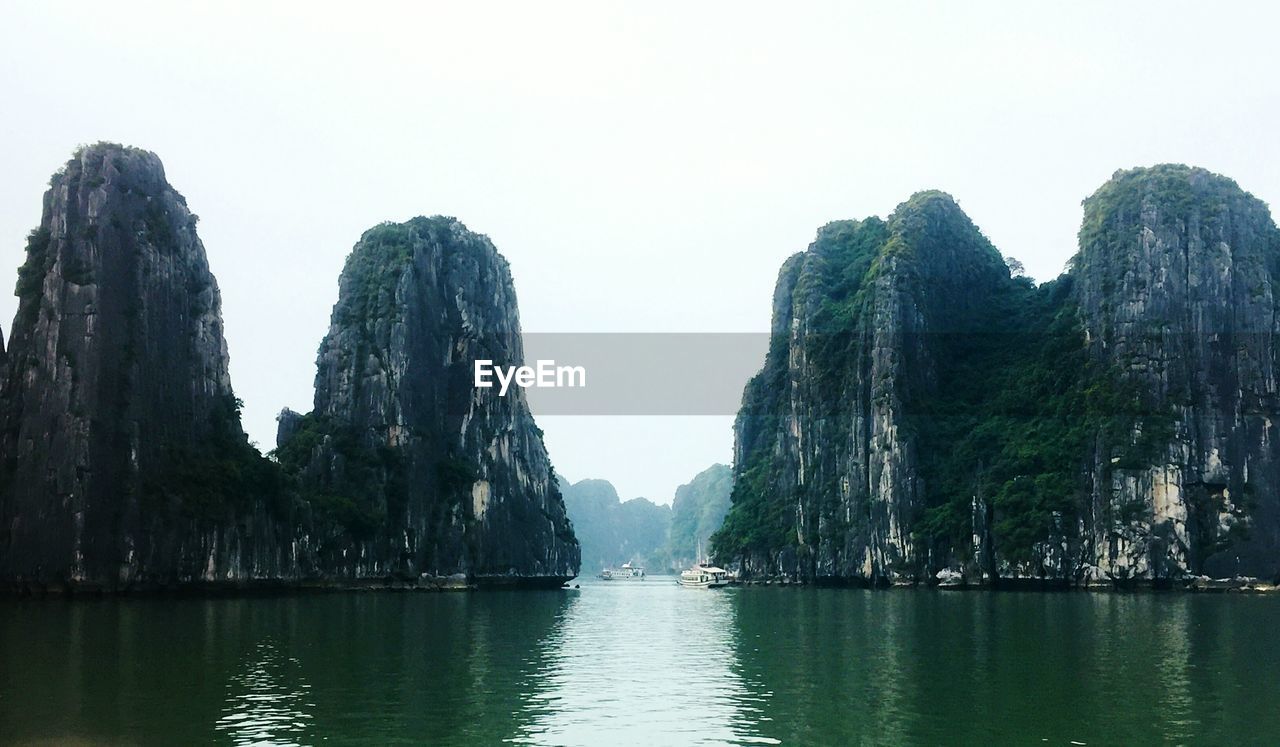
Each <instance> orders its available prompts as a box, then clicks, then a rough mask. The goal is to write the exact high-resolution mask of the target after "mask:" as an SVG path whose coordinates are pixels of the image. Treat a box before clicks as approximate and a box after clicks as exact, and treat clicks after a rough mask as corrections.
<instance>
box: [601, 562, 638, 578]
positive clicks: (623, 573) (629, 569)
mask: <svg viewBox="0 0 1280 747" xmlns="http://www.w3.org/2000/svg"><path fill="white" fill-rule="evenodd" d="M596 578H598V579H600V580H601V581H643V580H644V569H643V568H641V567H639V566H635V565H631V564H630V563H623V564H622V567H620V568H605V569H604V570H603V571H600V573H599V574H597V575H596Z"/></svg>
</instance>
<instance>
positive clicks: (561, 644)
mask: <svg viewBox="0 0 1280 747" xmlns="http://www.w3.org/2000/svg"><path fill="white" fill-rule="evenodd" d="M1277 629H1280V597H1243V596H1187V595H1175V594H1167V595H1160V594H1085V593H1063V594H1034V593H1033V594H1021V593H1000V594H996V593H983V592H936V591H923V590H921V591H890V592H870V591H858V590H823V589H781V588H744V589H727V590H717V591H708V590H689V589H681V588H678V587H676V586H675V585H674V584H672V583H670V582H664V581H663V580H661V579H658V578H650V579H649V580H648V581H645V582H628V583H621V582H614V583H611V584H605V583H600V582H590V583H588V582H583V586H582V588H581V589H580V590H565V591H554V592H504V593H477V594H465V593H463V594H331V595H312V596H293V597H288V596H285V597H275V598H253V599H211V600H193V599H134V600H129V599H121V600H101V601H88V600H80V601H74V602H59V601H35V602H18V601H13V600H0V743H3V744H11V743H18V744H29V743H45V744H48V743H53V744H64V743H81V744H102V743H108V744H119V743H139V744H156V743H158V744H200V743H209V742H217V743H231V744H315V743H317V742H321V741H324V742H327V743H331V744H370V743H374V744H397V743H399V744H418V743H430V744H446V745H447V744H495V743H500V742H504V741H507V742H514V743H519V744H598V743H607V744H664V745H677V744H753V743H767V744H776V743H781V744H798V745H808V744H859V743H874V744H882V743H890V744H896V743H906V744H943V743H947V744H951V743H992V742H996V743H1008V742H1017V743H1048V744H1068V743H1070V742H1077V743H1085V744H1089V745H1093V744H1139V743H1152V742H1167V743H1173V744H1186V743H1204V742H1211V743H1212V742H1217V743H1224V742H1225V743H1239V742H1252V743H1263V744H1280V724H1277V720H1276V719H1274V718H1271V717H1270V714H1271V713H1272V711H1273V710H1274V707H1275V703H1276V702H1278V701H1280V677H1277V676H1276V673H1277V672H1280V647H1277V646H1276V645H1275V644H1274V640H1273V638H1274V631H1276V630H1277Z"/></svg>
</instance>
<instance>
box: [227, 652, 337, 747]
mask: <svg viewBox="0 0 1280 747" xmlns="http://www.w3.org/2000/svg"><path fill="white" fill-rule="evenodd" d="M298 668H299V664H298V660H297V659H295V658H293V657H288V656H284V655H282V654H281V653H280V652H279V651H277V650H276V647H275V645H274V644H273V643H272V642H271V641H263V642H262V643H259V644H258V645H257V646H255V647H254V651H253V655H252V656H251V657H249V660H248V661H247V662H246V663H245V669H244V671H242V672H240V673H238V674H235V675H233V676H232V677H231V681H230V682H228V683H227V691H228V695H227V703H226V706H225V707H224V709H223V715H222V717H221V718H219V719H218V721H217V723H215V724H214V726H213V728H214V729H215V730H216V731H219V732H224V733H225V734H227V735H228V736H229V737H230V738H231V741H232V743H233V744H256V745H300V744H302V741H301V739H302V737H303V736H304V735H305V734H306V733H307V728H308V726H309V725H310V721H311V719H312V716H311V714H310V713H309V712H308V711H309V710H311V709H314V708H315V704H314V703H309V702H307V689H308V688H309V687H311V686H310V685H308V684H307V683H306V681H305V680H304V679H303V678H302V677H301V676H300V675H299V674H298V671H297V670H298ZM304 709H306V710H304Z"/></svg>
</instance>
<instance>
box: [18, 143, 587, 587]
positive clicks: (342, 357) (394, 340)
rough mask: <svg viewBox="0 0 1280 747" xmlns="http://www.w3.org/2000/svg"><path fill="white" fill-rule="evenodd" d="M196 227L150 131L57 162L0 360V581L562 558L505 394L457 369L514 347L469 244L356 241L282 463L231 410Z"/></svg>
mask: <svg viewBox="0 0 1280 747" xmlns="http://www.w3.org/2000/svg"><path fill="white" fill-rule="evenodd" d="M195 227H196V216H195V215H193V214H192V213H191V212H190V211H189V210H188V208H187V205H186V201H185V200H184V199H183V197H182V196H181V195H180V194H178V192H176V191H175V190H174V189H173V188H172V187H171V186H169V184H168V183H167V181H166V180H165V175H164V169H163V167H162V166H161V163H160V161H159V159H158V158H157V157H156V156H155V155H154V154H152V153H148V152H146V151H142V150H138V149H135V148H127V147H123V146H119V145H112V144H105V143H103V144H98V145H94V146H90V147H87V148H83V149H81V150H80V151H78V152H77V153H76V154H75V156H74V157H73V158H72V159H71V161H70V162H68V163H67V165H66V167H65V168H64V169H63V170H61V171H59V172H58V173H57V174H55V175H54V177H53V179H52V180H51V182H50V188H49V191H48V193H47V194H46V195H45V200H44V214H43V217H42V220H41V223H40V226H39V227H38V228H37V229H36V230H35V231H33V232H32V233H31V236H30V239H29V241H28V246H27V257H26V261H25V263H24V264H23V266H22V268H21V269H20V270H19V276H18V286H17V295H18V297H19V306H18V312H17V315H16V317H15V319H14V323H13V326H12V328H11V330H10V339H9V341H8V342H9V345H8V348H7V351H6V354H5V355H4V356H3V357H2V358H0V373H2V377H0V591H19V592H22V591H30V592H52V591H66V590H105V591H117V590H137V589H152V588H177V587H188V586H230V587H243V586H249V585H267V586H297V585H338V586H342V585H347V584H350V583H359V584H361V585H367V584H368V583H378V584H381V583H386V582H387V581H391V582H394V583H396V584H406V583H407V584H410V585H422V581H423V578H422V577H423V576H424V575H425V576H427V577H428V578H427V580H426V582H427V583H428V584H437V583H438V581H436V580H433V579H438V577H439V576H444V575H450V574H455V573H462V574H466V576H467V580H468V581H471V582H476V583H483V582H485V581H487V580H488V581H499V582H503V583H533V584H539V585H542V584H559V583H561V582H562V581H564V580H565V579H566V578H567V577H570V576H572V575H574V574H575V573H576V571H577V565H578V549H577V543H576V541H575V540H574V537H573V533H572V528H571V526H570V525H569V523H568V521H567V519H566V518H565V514H564V507H563V503H562V502H561V500H560V497H559V493H558V492H557V490H556V484H555V478H554V475H553V473H552V470H551V465H550V463H549V462H548V460H547V455H546V451H545V449H544V448H543V446H542V441H541V434H540V431H538V429H537V427H536V426H535V425H534V423H533V420H532V417H531V416H530V414H529V411H528V408H527V407H526V406H525V403H524V399H523V397H522V396H521V394H520V393H519V392H515V393H510V394H508V395H507V397H505V398H499V397H498V396H497V395H496V393H495V394H492V395H490V394H488V392H475V391H473V390H472V388H471V382H470V365H471V363H470V361H471V359H473V358H476V357H487V358H493V359H495V360H496V361H497V362H499V363H514V362H518V361H519V360H520V358H521V346H520V335H519V321H518V317H517V315H516V308H515V295H514V292H513V290H512V286H511V278H510V274H509V273H508V271H507V267H506V263H505V261H503V260H502V258H501V257H500V256H499V255H498V254H497V252H496V251H495V250H494V249H493V247H492V245H491V244H489V242H488V240H487V239H484V238H483V237H479V236H475V235H473V234H470V233H467V232H466V230H465V229H463V228H462V227H461V225H460V224H458V223H457V222H456V221H453V220H447V219H431V220H427V219H418V220H415V221H411V222H410V223H408V224H405V225H403V226H390V225H388V226H381V227H379V228H377V229H374V230H373V231H370V232H369V233H368V234H367V235H366V236H365V239H364V240H363V241H362V242H361V244H360V245H359V246H358V247H357V250H356V251H355V252H354V253H353V254H352V257H351V260H350V262H349V263H348V267H347V270H346V271H345V272H344V273H343V277H342V285H341V292H340V300H339V303H338V305H337V306H336V307H335V309H334V315H333V326H332V329H331V332H330V334H329V336H328V337H327V338H326V340H325V344H324V346H323V348H322V350H321V355H320V361H319V363H320V366H319V372H318V375H317V392H316V412H315V413H314V414H312V415H309V416H306V417H303V416H299V415H296V414H286V415H285V416H283V417H282V418H281V422H280V428H281V435H282V442H283V443H284V445H283V446H282V447H281V449H280V463H276V462H274V461H271V460H269V459H267V458H265V457H263V456H262V455H261V454H259V453H258V452H257V450H256V449H254V448H253V447H252V446H251V445H250V444H249V443H248V440H247V438H246V437H245V434H244V432H243V430H242V428H241V425H240V415H239V403H238V401H237V400H236V398H235V396H234V393H233V391H232V388H231V382H230V378H229V376H228V356H227V345H226V342H225V340H224V338H223V333H222V318H221V310H220V298H219V294H218V287H217V284H216V282H215V281H214V278H213V275H212V274H211V273H210V271H209V266H208V261H207V259H206V256H205V251H204V247H203V246H202V244H201V242H200V240H199V238H198V237H197V235H196V228H195ZM489 391H493V390H489Z"/></svg>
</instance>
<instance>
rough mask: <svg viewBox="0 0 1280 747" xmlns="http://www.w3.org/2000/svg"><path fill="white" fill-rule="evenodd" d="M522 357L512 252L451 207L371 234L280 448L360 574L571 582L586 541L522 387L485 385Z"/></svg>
mask: <svg viewBox="0 0 1280 747" xmlns="http://www.w3.org/2000/svg"><path fill="white" fill-rule="evenodd" d="M480 359H485V360H491V361H494V362H495V364H497V365H501V366H510V365H518V364H521V363H523V347H522V342H521V335H520V323H519V315H518V312H517V309H516V297H515V289H514V287H513V286H512V282H511V274H510V272H509V270H508V268H507V262H506V260H505V259H503V258H502V256H501V255H500V254H498V251H497V250H496V249H495V248H494V246H493V244H492V243H491V242H490V241H489V240H488V239H487V238H486V237H484V236H480V235H478V234H474V233H471V232H470V231H468V230H467V229H466V227H465V226H463V225H462V224H461V223H459V222H458V221H457V220H454V219H452V218H442V217H435V218H415V219H413V220H411V221H408V222H407V223H401V224H391V223H386V224H382V225H380V226H377V227H375V228H373V229H370V230H369V231H367V232H366V233H365V234H364V236H362V237H361V239H360V241H359V243H357V244H356V246H355V248H354V249H353V251H352V252H351V255H350V257H349V258H348V260H347V264H346V267H345V268H344V269H343V272H342V277H341V280H340V283H339V292H338V302H337V304H336V305H335V306H334V308H333V315H332V318H331V322H330V327H329V333H328V334H327V335H326V336H325V339H324V341H323V343H322V344H321V346H320V353H319V358H318V362H317V372H316V390H315V403H314V409H313V411H312V412H311V413H310V414H309V415H307V416H305V417H303V416H298V415H297V414H296V413H290V412H285V413H282V415H281V419H280V425H281V430H280V438H279V444H278V448H277V454H278V456H279V458H280V462H281V464H282V465H283V466H284V467H285V469H286V470H287V471H290V472H293V473H296V474H297V476H298V479H299V481H300V484H301V486H302V491H303V496H304V497H305V498H306V499H307V501H308V502H309V503H310V505H311V506H313V507H314V509H315V511H316V514H317V517H318V519H320V518H322V519H323V520H324V522H326V523H327V525H329V526H332V527H335V528H337V529H340V530H341V531H337V532H334V533H331V534H329V535H326V536H324V537H323V538H322V539H321V540H320V543H319V546H318V548H317V551H318V552H319V554H320V562H321V565H322V566H324V567H326V568H341V569H343V572H345V573H349V574H352V575H356V576H383V575H408V576H417V575H419V574H431V575H450V574H455V573H465V574H467V575H468V576H469V577H471V578H473V579H475V580H477V581H479V582H482V583H506V582H511V583H546V584H559V583H561V582H563V581H564V580H566V579H568V578H570V577H572V576H574V575H576V573H577V570H578V564H579V547H578V543H577V540H576V539H575V538H574V534H573V529H572V527H571V525H570V523H569V520H568V518H567V517H566V514H565V507H564V501H563V499H562V498H561V495H560V489H559V486H558V484H557V481H556V479H555V475H554V473H553V471H552V468H551V463H550V461H549V460H548V458H547V452H546V449H545V448H544V447H543V443H542V432H541V431H540V430H539V429H538V427H537V426H536V424H535V423H534V421H533V417H532V415H531V414H530V413H529V408H528V406H527V404H526V401H525V398H524V395H523V391H522V390H520V389H519V388H518V387H515V388H512V390H511V391H509V392H508V393H507V394H506V396H500V395H499V393H498V390H497V389H496V388H490V389H483V388H476V387H475V386H474V385H473V374H474V361H476V360H480Z"/></svg>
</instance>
